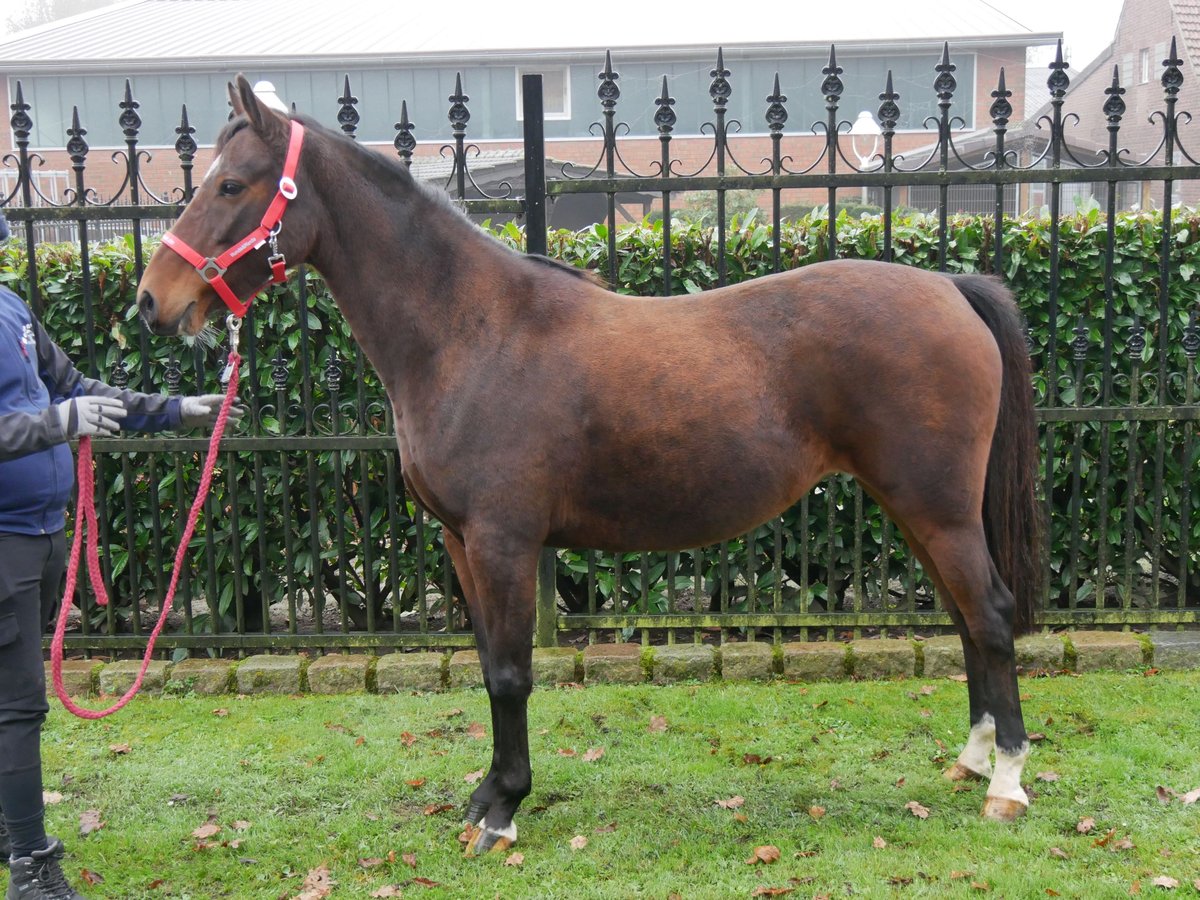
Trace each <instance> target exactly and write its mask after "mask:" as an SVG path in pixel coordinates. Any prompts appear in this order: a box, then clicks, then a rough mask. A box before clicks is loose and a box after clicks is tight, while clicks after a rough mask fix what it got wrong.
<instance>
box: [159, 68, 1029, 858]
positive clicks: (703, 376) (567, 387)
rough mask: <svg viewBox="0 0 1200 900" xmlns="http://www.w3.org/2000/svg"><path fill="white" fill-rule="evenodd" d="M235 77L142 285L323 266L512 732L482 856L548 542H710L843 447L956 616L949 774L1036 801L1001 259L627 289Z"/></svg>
mask: <svg viewBox="0 0 1200 900" xmlns="http://www.w3.org/2000/svg"><path fill="white" fill-rule="evenodd" d="M229 92H230V98H231V101H232V104H233V109H234V116H233V118H232V119H231V121H230V122H229V123H228V124H226V125H225V126H224V128H223V129H222V131H221V132H220V134H219V136H218V138H217V143H216V154H217V155H216V157H215V158H214V160H213V163H212V165H211V167H210V168H209V170H208V172H207V174H206V176H205V178H204V180H203V183H202V184H201V185H200V186H199V188H198V189H197V190H196V192H195V196H194V197H193V198H192V199H191V201H190V202H189V203H188V205H187V207H186V209H185V210H184V211H183V213H182V215H181V216H180V217H179V219H178V220H177V222H176V224H175V225H174V226H173V228H172V229H171V230H170V231H169V232H168V233H167V234H166V235H164V239H163V244H162V245H161V246H159V247H158V248H157V250H156V251H155V252H154V254H153V256H152V258H151V260H150V262H149V264H148V265H147V266H146V269H145V272H144V274H143V276H142V278H141V281H140V283H139V285H138V288H137V299H136V304H137V306H138V309H139V312H140V315H141V317H142V320H143V321H144V323H145V324H146V326H147V327H148V328H149V329H150V330H151V331H152V332H154V333H156V334H159V335H195V334H197V333H199V332H201V331H202V330H204V329H205V327H206V323H207V321H208V319H209V318H210V317H212V316H214V315H216V314H217V313H218V312H220V311H221V303H220V301H221V300H222V299H224V300H225V301H226V303H227V305H229V306H230V307H231V308H233V309H234V310H235V311H236V310H237V309H238V308H239V307H241V308H242V309H244V304H245V302H246V301H245V300H244V298H249V297H253V296H254V295H255V294H256V293H257V292H258V291H260V290H261V289H262V287H263V285H264V282H265V281H267V280H270V277H271V276H270V275H268V273H273V275H274V276H275V278H277V279H278V278H281V277H282V271H283V267H284V263H285V262H286V263H287V265H296V264H300V263H306V264H309V265H311V266H313V267H315V268H316V269H317V270H318V271H320V273H321V274H322V275H323V276H324V278H325V280H326V282H327V284H328V286H329V289H330V291H331V292H332V294H333V296H334V298H335V299H336V301H337V303H338V305H339V307H340V309H341V311H342V313H343V314H344V316H345V318H346V320H347V322H348V323H349V325H350V328H351V329H352V331H353V334H354V337H355V339H356V340H357V341H358V342H359V344H360V345H361V346H362V348H363V350H364V351H365V353H366V355H367V357H368V358H369V360H370V361H371V363H372V364H373V365H374V367H375V369H376V370H377V372H378V373H379V377H380V379H381V380H382V383H383V384H384V386H385V388H386V390H387V393H388V397H389V400H390V402H391V404H392V408H393V410H394V412H395V430H396V440H397V444H398V448H399V453H400V460H401V465H402V470H403V478H404V483H405V485H406V486H407V488H408V490H409V491H410V492H411V494H412V496H413V497H414V498H415V500H416V501H418V502H419V503H420V504H421V506H422V507H424V508H425V509H426V510H427V511H428V512H429V513H430V514H432V515H434V516H436V517H437V518H438V519H439V520H440V521H441V522H442V524H443V526H444V529H445V531H444V535H445V543H446V547H447V549H448V551H449V554H450V557H451V560H452V562H453V564H454V566H455V570H456V571H457V573H458V577H459V579H460V581H461V583H462V588H463V591H464V593H465V596H466V602H467V606H468V611H469V614H470V620H471V625H472V628H473V631H474V636H475V640H476V645H477V647H478V651H479V659H480V664H481V666H482V669H483V682H484V685H485V687H486V690H487V694H488V698H489V701H490V706H491V717H492V736H493V755H492V762H491V767H490V769H489V771H488V773H487V775H486V776H485V777H484V779H483V780H482V781H481V782H480V784H479V785H478V787H476V788H475V790H474V791H473V792H472V793H471V795H470V799H469V803H468V805H467V809H466V820H467V823H468V824H469V825H470V826H472V828H471V831H472V836H471V839H470V843H469V844H468V846H467V850H466V852H467V855H475V854H480V853H483V852H485V851H496V850H501V849H505V848H507V847H508V846H510V845H511V844H512V843H513V842H515V840H516V837H517V827H516V825H515V824H514V821H513V817H514V814H515V813H516V811H517V808H518V806H519V805H520V803H521V801H522V800H523V799H524V798H525V797H526V796H527V795H528V794H529V793H530V789H531V783H532V781H531V778H532V776H531V772H530V764H529V743H528V725H527V719H526V708H527V701H528V697H529V694H530V691H531V688H532V681H533V679H532V671H531V668H532V666H531V664H532V634H533V627H534V609H535V603H534V598H535V581H536V569H537V562H538V558H539V555H540V553H541V550H542V548H543V547H544V546H549V547H580V548H583V547H587V548H595V549H599V550H605V551H626V550H660V551H673V550H680V549H684V548H690V547H696V546H703V545H706V544H710V543H715V542H718V541H721V540H724V539H729V538H731V537H734V536H736V535H739V534H743V533H745V532H746V531H748V530H749V529H751V528H753V527H756V526H757V525H759V524H760V523H762V522H763V521H765V520H768V519H770V518H771V517H774V516H778V515H780V514H781V512H783V511H784V510H785V509H787V508H788V507H789V506H791V505H792V504H793V503H795V502H796V501H797V500H799V499H800V498H801V497H802V496H803V495H804V494H805V493H806V492H807V491H809V490H810V489H811V488H812V487H813V486H814V484H816V483H817V481H818V480H819V479H821V478H822V477H824V476H825V475H827V474H828V473H832V472H838V471H840V472H846V473H849V474H851V475H853V476H854V477H856V478H857V479H858V481H859V482H860V483H861V484H862V486H863V488H864V489H865V490H866V491H867V492H868V493H869V494H870V495H871V496H872V497H873V498H874V499H875V500H876V501H877V502H878V503H879V504H880V505H881V507H882V508H883V509H884V510H885V511H886V513H887V514H888V515H889V516H890V517H891V518H892V519H893V521H895V522H896V523H897V525H898V527H899V528H900V530H901V531H902V533H903V535H904V537H905V539H906V540H907V542H908V545H909V547H910V548H911V549H912V551H913V552H914V553H915V554H916V556H917V557H918V559H920V561H921V563H922V565H923V566H924V568H925V571H926V572H927V573H928V575H929V576H930V578H931V579H932V581H933V583H934V585H935V587H936V588H937V589H938V592H939V594H940V596H941V598H942V600H943V602H944V604H945V607H946V609H947V610H948V613H949V616H950V617H951V620H952V622H953V623H954V625H955V627H956V629H957V631H958V633H959V635H960V636H961V639H962V647H963V655H964V665H965V669H966V672H967V676H968V681H967V686H968V694H969V707H970V731H969V734H968V737H967V741H966V744H965V747H964V748H963V750H962V752H961V753H960V754H959V756H958V758H957V760H956V761H955V762H954V764H953V765H952V766H951V767H950V768H949V769H948V770H947V772H946V775H947V777H949V778H951V779H966V778H971V779H990V781H989V784H988V789H987V794H986V798H985V800H984V804H983V807H982V810H981V814H982V815H983V816H984V817H986V818H990V819H997V820H1002V821H1010V820H1013V819H1015V818H1016V817H1017V816H1019V815H1020V814H1021V813H1023V812H1024V811H1025V810H1026V808H1027V806H1028V803H1029V800H1028V797H1027V795H1026V793H1025V791H1024V790H1023V789H1022V787H1021V770H1022V767H1023V766H1024V763H1025V760H1026V757H1027V755H1028V753H1029V743H1028V739H1027V736H1026V732H1025V726H1024V722H1023V720H1022V716H1021V706H1020V697H1019V693H1018V689H1017V675H1016V665H1015V657H1014V646H1013V639H1014V635H1015V634H1018V633H1020V632H1022V631H1024V630H1028V629H1029V628H1030V627H1031V625H1032V622H1033V618H1034V606H1035V597H1036V594H1037V590H1038V582H1039V570H1038V553H1037V547H1038V537H1037V532H1038V529H1039V527H1040V526H1039V523H1038V506H1037V502H1036V499H1035V480H1036V477H1035V476H1036V452H1037V451H1036V443H1035V437H1036V426H1035V424H1034V416H1033V405H1032V388H1031V382H1030V374H1029V369H1030V364H1029V357H1028V350H1027V348H1026V343H1025V340H1024V335H1023V332H1022V321H1021V317H1020V314H1019V312H1018V310H1017V307H1016V305H1015V303H1014V301H1013V298H1012V296H1011V295H1010V293H1009V291H1008V290H1007V289H1006V288H1005V287H1004V286H1003V285H1002V284H1001V282H1000V281H998V280H996V279H994V278H992V277H990V276H982V275H958V276H952V275H947V274H942V273H937V272H931V271H925V270H918V269H914V268H910V267H907V266H902V265H897V264H891V263H883V262H875V261H851V260H833V261H825V262H820V263H817V264H813V265H809V266H806V267H802V268H800V269H797V270H793V271H788V272H784V273H780V274H775V275H770V276H767V277H762V278H758V279H755V280H752V281H749V282H745V283H742V284H738V285H735V286H729V287H723V288H719V289H714V290H710V291H704V292H701V293H698V294H694V295H691V296H687V297H646V298H632V297H624V296H619V295H617V294H615V293H613V292H611V291H610V290H608V289H607V288H606V287H604V286H603V285H602V283H600V282H599V281H597V280H595V279H594V278H593V277H589V276H588V275H587V273H582V272H580V271H579V270H576V269H574V268H572V267H570V266H565V265H562V264H558V263H555V262H553V261H550V260H547V259H545V258H537V257H531V256H529V255H525V254H521V253H518V252H516V251H514V250H511V249H509V248H507V247H505V246H504V245H502V244H501V243H500V242H498V241H496V240H494V239H493V238H491V237H489V236H488V235H487V234H485V233H484V232H482V231H480V230H479V229H477V228H476V227H475V226H474V225H472V224H471V223H470V221H469V220H468V219H467V218H466V217H465V216H464V215H463V214H462V213H461V212H460V211H459V209H458V208H456V207H455V206H454V205H453V203H451V202H450V201H449V200H448V199H447V198H446V197H445V194H444V193H443V192H440V191H437V190H436V189H431V188H428V187H425V186H422V185H421V184H419V183H417V182H416V181H415V180H414V179H413V178H412V177H411V176H410V174H409V173H408V171H407V170H406V169H405V168H404V167H403V166H402V165H401V164H400V163H399V162H398V161H395V160H391V159H388V158H386V157H385V156H384V155H383V154H380V153H377V152H374V151H371V150H369V149H367V148H364V147H362V146H360V145H359V144H357V143H355V142H354V141H351V140H346V138H345V136H343V135H341V134H338V133H335V132H333V131H332V130H329V129H326V128H324V127H322V126H320V125H319V124H317V123H316V122H315V121H313V120H311V119H309V118H308V117H305V116H303V115H297V114H295V113H293V114H292V115H290V116H288V115H283V114H280V113H277V112H275V111H273V110H271V109H269V108H267V107H266V106H264V105H263V103H262V102H261V101H260V100H259V99H258V98H257V97H256V96H255V95H254V92H253V90H252V89H251V87H250V84H249V82H248V81H247V80H246V79H245V78H244V77H242V76H240V75H239V76H238V77H237V79H236V82H235V83H232V84H230V85H229ZM281 171H282V173H283V174H282V175H281ZM243 235H245V237H243ZM993 751H994V752H995V760H996V761H995V766H994V768H993V766H992V762H991V757H992V753H993Z"/></svg>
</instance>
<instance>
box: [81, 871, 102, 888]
mask: <svg viewBox="0 0 1200 900" xmlns="http://www.w3.org/2000/svg"><path fill="white" fill-rule="evenodd" d="M79 877H80V878H82V879H83V880H84V881H86V882H87V883H88V884H91V885H97V884H102V883H103V882H104V876H103V875H101V874H100V873H99V872H93V871H92V870H91V869H84V870H82V871H81V872H80V873H79Z"/></svg>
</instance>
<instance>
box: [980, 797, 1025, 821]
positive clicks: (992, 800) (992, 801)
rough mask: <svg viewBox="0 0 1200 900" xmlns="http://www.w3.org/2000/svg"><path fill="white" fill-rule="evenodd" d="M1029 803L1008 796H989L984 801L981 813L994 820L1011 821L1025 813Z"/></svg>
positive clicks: (984, 816)
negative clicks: (1010, 798)
mask: <svg viewBox="0 0 1200 900" xmlns="http://www.w3.org/2000/svg"><path fill="white" fill-rule="evenodd" d="M1028 808H1029V805H1028V804H1026V803H1022V802H1021V801H1019V800H1009V799H1008V798H1007V797H987V798H986V799H984V801H983V809H981V810H980V811H979V815H980V816H982V817H983V818H985V819H991V820H992V821H994V822H1011V821H1013V820H1014V819H1016V818H1019V817H1020V816H1023V815H1025V810H1027V809H1028Z"/></svg>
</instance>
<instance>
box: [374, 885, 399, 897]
mask: <svg viewBox="0 0 1200 900" xmlns="http://www.w3.org/2000/svg"><path fill="white" fill-rule="evenodd" d="M371 896H372V897H403V896H404V891H403V890H401V889H400V885H398V884H385V885H384V886H383V887H381V888H380V889H379V890H377V891H372V892H371Z"/></svg>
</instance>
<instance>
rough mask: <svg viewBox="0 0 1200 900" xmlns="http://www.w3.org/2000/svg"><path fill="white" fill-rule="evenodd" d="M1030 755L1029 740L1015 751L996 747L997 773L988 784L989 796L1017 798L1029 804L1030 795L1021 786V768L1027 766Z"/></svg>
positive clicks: (1020, 801)
mask: <svg viewBox="0 0 1200 900" xmlns="http://www.w3.org/2000/svg"><path fill="white" fill-rule="evenodd" d="M1028 756H1029V741H1026V742H1025V743H1023V744H1022V745H1021V746H1020V747H1019V748H1018V749H1017V750H1015V751H1007V750H1001V749H1000V748H999V747H997V748H996V774H995V775H993V776H992V783H991V784H989V785H988V789H987V795H988V796H989V797H1002V798H1004V799H1005V800H1016V801H1017V802H1018V803H1020V804H1022V805H1024V806H1028V805H1029V796H1028V795H1027V794H1026V793H1025V789H1024V788H1023V787H1021V770H1022V769H1023V768H1025V759H1026V757H1028Z"/></svg>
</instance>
